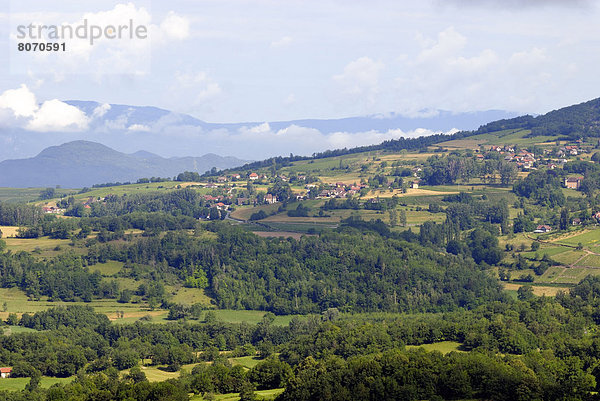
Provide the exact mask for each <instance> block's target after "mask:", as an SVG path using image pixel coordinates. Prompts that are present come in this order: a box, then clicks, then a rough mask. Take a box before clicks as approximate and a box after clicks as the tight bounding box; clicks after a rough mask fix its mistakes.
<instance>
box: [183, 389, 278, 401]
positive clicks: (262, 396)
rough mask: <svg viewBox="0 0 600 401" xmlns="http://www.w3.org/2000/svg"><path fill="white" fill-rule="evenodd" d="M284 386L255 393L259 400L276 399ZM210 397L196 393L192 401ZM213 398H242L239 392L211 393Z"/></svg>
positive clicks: (234, 400)
mask: <svg viewBox="0 0 600 401" xmlns="http://www.w3.org/2000/svg"><path fill="white" fill-rule="evenodd" d="M283 391H284V389H283V388H277V389H273V390H257V391H255V392H254V393H255V394H256V399H257V400H265V401H268V400H274V399H275V398H276V397H277V396H278V395H279V394H281V393H283ZM205 399H207V400H208V399H209V398H203V397H202V396H201V395H194V396H192V398H190V401H201V400H205ZM210 399H211V400H216V401H238V400H239V399H240V395H239V393H230V394H216V395H211V397H210Z"/></svg>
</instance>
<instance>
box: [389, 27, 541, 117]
mask: <svg viewBox="0 0 600 401" xmlns="http://www.w3.org/2000/svg"><path fill="white" fill-rule="evenodd" d="M417 42H418V43H419V44H420V45H421V49H420V51H419V52H418V54H417V55H416V56H415V57H414V58H412V59H407V60H402V68H401V69H400V71H401V75H399V76H397V78H396V86H395V88H394V90H396V91H397V92H398V93H402V94H404V96H403V98H400V99H399V100H398V103H399V109H400V110H401V111H402V112H403V113H405V114H408V115H410V114H412V113H414V112H416V111H418V110H420V109H423V108H431V107H434V108H439V109H445V110H453V111H455V112H466V111H473V110H485V109H498V108H505V109H506V110H514V109H515V107H516V106H517V108H518V109H528V108H531V107H532V105H533V104H534V103H535V101H536V97H537V96H536V94H537V93H538V92H539V90H540V89H541V88H542V87H543V86H544V85H546V84H547V83H548V82H549V81H550V79H551V76H550V75H549V74H548V73H547V72H546V69H547V67H548V66H549V65H550V64H552V60H551V59H550V58H549V57H548V56H547V54H546V51H545V49H543V48H538V47H534V48H532V49H527V50H520V51H517V52H513V53H509V54H508V55H506V54H499V53H497V52H496V51H494V50H492V49H489V48H483V49H481V48H479V49H472V48H471V47H470V44H469V41H468V40H467V37H465V36H464V35H463V34H461V33H460V32H458V31H457V30H456V29H455V28H454V27H448V28H446V29H444V30H443V31H441V32H439V33H438V34H437V37H435V38H434V39H427V38H425V37H423V36H422V35H418V36H417Z"/></svg>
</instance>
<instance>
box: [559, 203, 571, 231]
mask: <svg viewBox="0 0 600 401" xmlns="http://www.w3.org/2000/svg"><path fill="white" fill-rule="evenodd" d="M559 227H560V229H561V230H566V229H567V228H569V210H568V209H567V208H566V207H563V208H562V209H561V211H560V220H559Z"/></svg>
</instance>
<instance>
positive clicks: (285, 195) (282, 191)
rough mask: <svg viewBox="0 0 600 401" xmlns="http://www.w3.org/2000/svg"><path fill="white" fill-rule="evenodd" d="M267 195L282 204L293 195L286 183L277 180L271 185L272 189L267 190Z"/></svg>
mask: <svg viewBox="0 0 600 401" xmlns="http://www.w3.org/2000/svg"><path fill="white" fill-rule="evenodd" d="M267 193H269V194H271V195H274V196H276V197H277V200H278V201H280V202H284V203H285V202H287V201H288V200H291V198H292V195H293V192H292V188H291V187H290V184H288V183H287V182H285V181H283V180H281V179H279V178H278V179H277V180H275V183H274V184H273V186H272V187H270V188H269V190H268V191H267Z"/></svg>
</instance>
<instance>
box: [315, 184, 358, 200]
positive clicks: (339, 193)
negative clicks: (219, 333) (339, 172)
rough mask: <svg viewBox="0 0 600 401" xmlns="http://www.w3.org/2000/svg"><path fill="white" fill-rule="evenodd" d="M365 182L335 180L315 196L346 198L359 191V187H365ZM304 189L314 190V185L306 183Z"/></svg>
mask: <svg viewBox="0 0 600 401" xmlns="http://www.w3.org/2000/svg"><path fill="white" fill-rule="evenodd" d="M366 187H367V186H366V185H365V184H361V185H346V184H344V183H343V182H336V183H335V184H334V185H330V186H329V188H326V189H323V190H321V192H319V193H318V194H317V196H316V197H317V198H322V199H323V198H346V197H348V196H354V195H356V194H357V193H359V192H360V190H361V189H363V188H366ZM306 189H307V190H308V191H309V192H310V191H314V190H316V186H314V185H307V186H306Z"/></svg>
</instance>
